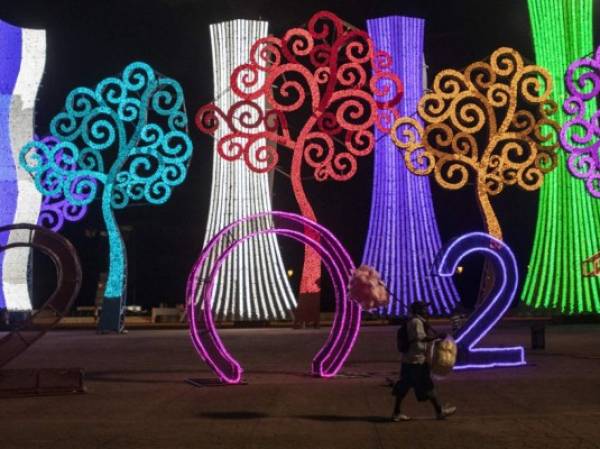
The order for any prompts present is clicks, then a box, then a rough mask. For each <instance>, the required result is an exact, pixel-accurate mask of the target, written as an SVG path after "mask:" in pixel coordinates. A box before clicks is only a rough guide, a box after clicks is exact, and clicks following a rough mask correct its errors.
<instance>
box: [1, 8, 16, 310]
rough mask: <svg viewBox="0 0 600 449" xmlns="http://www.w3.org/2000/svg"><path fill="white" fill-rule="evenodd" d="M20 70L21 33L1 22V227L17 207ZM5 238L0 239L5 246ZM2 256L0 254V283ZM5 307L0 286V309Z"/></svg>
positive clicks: (4, 235) (5, 236)
mask: <svg viewBox="0 0 600 449" xmlns="http://www.w3.org/2000/svg"><path fill="white" fill-rule="evenodd" d="M20 67H21V29H20V28H17V27H15V26H12V25H9V24H8V23H6V22H2V21H1V20H0V226H4V225H10V224H12V223H13V220H14V217H15V210H16V207H17V171H16V168H15V163H14V161H13V156H12V148H11V143H10V106H11V102H12V94H13V90H14V88H15V83H16V82H17V76H18V75H19V69H20ZM7 238H8V234H6V233H3V234H2V237H0V245H2V246H3V245H6V241H7V240H6V239H7ZM3 261H4V252H3V253H2V254H0V279H2V273H1V271H2V266H3ZM5 307H6V301H5V299H4V292H3V289H2V285H0V309H3V308H5Z"/></svg>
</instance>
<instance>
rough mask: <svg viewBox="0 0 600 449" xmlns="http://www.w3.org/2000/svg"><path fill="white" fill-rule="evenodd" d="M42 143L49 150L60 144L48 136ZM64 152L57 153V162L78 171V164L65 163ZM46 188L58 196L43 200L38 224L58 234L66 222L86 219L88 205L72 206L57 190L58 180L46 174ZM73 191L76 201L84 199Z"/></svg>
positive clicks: (46, 197) (47, 197) (44, 182)
mask: <svg viewBox="0 0 600 449" xmlns="http://www.w3.org/2000/svg"><path fill="white" fill-rule="evenodd" d="M42 142H43V143H45V144H46V145H48V147H49V148H52V147H54V146H55V145H56V144H57V143H58V139H56V137H53V136H47V137H44V138H43V139H42ZM38 154H39V155H40V157H43V154H42V153H41V152H39V153H38ZM62 156H63V152H62V151H59V152H58V153H57V160H59V161H62V162H61V163H62V165H63V166H64V168H66V169H67V170H76V168H77V167H76V164H75V163H71V164H66V163H65V162H64V160H63V159H64V158H63V157H62ZM89 181H90V182H94V180H93V179H91V178H90V179H89ZM79 182H80V181H77V182H76V183H75V185H77V184H79ZM43 184H44V186H45V187H46V188H47V189H48V190H49V191H57V192H58V193H57V194H56V195H52V196H44V198H43V200H42V208H41V210H40V215H39V217H38V224H39V225H40V226H44V227H45V228H48V229H50V230H52V231H54V232H58V231H60V230H61V229H62V227H63V225H64V224H65V221H71V222H76V221H79V220H81V219H82V218H83V217H85V214H86V213H87V209H88V208H87V204H84V205H74V204H71V203H70V202H69V201H67V199H66V198H65V196H64V195H63V194H62V191H61V190H59V189H58V188H57V185H58V180H56V179H53V178H52V177H51V176H49V175H48V174H46V176H45V177H44V180H43ZM71 190H72V192H71V193H72V194H73V197H74V198H76V199H80V200H82V199H84V195H78V194H77V192H75V190H74V189H71Z"/></svg>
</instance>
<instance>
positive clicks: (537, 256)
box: [521, 0, 600, 314]
mask: <svg viewBox="0 0 600 449" xmlns="http://www.w3.org/2000/svg"><path fill="white" fill-rule="evenodd" d="M592 4H593V3H592V0H578V1H565V0H529V1H528V5H529V14H530V19H531V26H532V30H533V42H534V46H535V54H536V60H537V62H538V63H539V64H540V65H543V66H544V67H546V68H547V69H548V70H549V71H550V73H552V75H553V76H554V77H555V78H556V79H562V78H563V76H564V73H565V71H566V70H567V67H568V65H569V63H570V62H571V61H573V60H575V59H577V58H580V57H582V56H584V55H587V54H590V53H591V52H592V51H593V35H592ZM565 97H566V93H565V89H564V86H563V84H562V83H556V86H555V89H554V94H553V98H555V99H556V100H557V101H559V102H561V103H562V101H563V100H564V98H565ZM557 120H558V121H559V123H560V124H563V123H564V122H565V121H566V116H565V114H564V112H563V111H562V110H561V111H559V114H557ZM566 159H567V158H566V156H565V154H563V153H562V152H560V154H559V155H558V168H557V169H556V170H555V171H554V172H553V173H551V174H549V175H547V177H546V182H545V184H544V186H543V187H542V189H541V191H540V200H539V204H538V218H537V224H536V230H535V240H534V243H533V248H532V253H531V258H530V261H529V265H528V267H529V269H528V271H527V277H526V278H525V284H524V287H523V291H522V293H521V298H522V299H523V300H524V301H525V302H526V303H527V304H528V305H530V306H533V307H535V308H544V309H551V310H557V311H560V312H562V313H569V314H573V313H586V312H594V313H599V312H600V279H598V278H594V277H589V278H586V277H583V276H582V275H581V269H580V264H581V262H582V261H583V260H584V259H585V258H587V257H589V256H591V255H593V254H594V253H595V252H596V251H598V249H599V248H600V230H599V229H598V226H597V225H598V223H599V222H600V203H599V202H598V201H594V199H593V198H592V197H591V196H589V195H588V194H587V192H586V190H585V186H584V184H583V183H582V182H580V181H579V180H577V179H574V178H573V177H572V176H571V175H570V174H569V173H568V170H567V164H566Z"/></svg>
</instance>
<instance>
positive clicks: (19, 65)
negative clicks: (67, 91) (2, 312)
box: [0, 22, 46, 311]
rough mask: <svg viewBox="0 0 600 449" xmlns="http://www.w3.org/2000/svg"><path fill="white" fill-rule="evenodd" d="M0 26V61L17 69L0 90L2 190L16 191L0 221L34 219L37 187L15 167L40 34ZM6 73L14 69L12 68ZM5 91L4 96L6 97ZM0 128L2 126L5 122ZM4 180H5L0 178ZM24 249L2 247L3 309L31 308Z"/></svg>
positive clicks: (40, 60) (34, 85)
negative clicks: (3, 36)
mask: <svg viewBox="0 0 600 449" xmlns="http://www.w3.org/2000/svg"><path fill="white" fill-rule="evenodd" d="M0 28H2V29H4V30H6V31H3V32H2V33H5V32H6V33H9V34H10V35H11V38H10V40H9V41H8V42H3V43H2V44H0V57H1V58H2V64H4V63H5V62H6V63H7V64H8V65H9V66H10V67H13V68H16V69H17V73H18V75H17V77H16V81H15V82H14V84H13V87H12V92H6V93H5V92H4V90H3V92H2V94H3V99H2V103H3V104H2V109H3V113H2V114H3V118H4V119H6V113H7V112H8V133H7V134H5V133H4V132H3V136H4V137H3V138H2V149H1V151H2V152H3V155H2V157H1V159H2V164H3V166H4V167H5V168H7V169H8V171H10V170H11V169H12V171H13V175H12V178H11V180H10V181H9V183H13V186H14V187H10V188H8V190H6V191H5V192H9V191H11V189H13V188H14V189H15V190H14V192H13V193H12V194H13V195H14V194H15V193H16V202H15V204H14V207H13V206H9V208H10V209H11V210H13V213H12V214H13V216H12V219H11V220H10V222H6V223H2V224H11V223H37V220H38V214H39V210H40V205H41V194H40V193H39V192H38V191H37V189H36V187H35V185H34V181H33V179H31V177H30V176H29V174H28V173H27V172H25V170H23V169H21V168H20V166H19V163H18V158H19V151H20V149H21V147H22V146H23V145H24V144H25V143H27V142H28V141H29V140H31V139H32V137H33V118H34V106H35V99H36V96H37V92H38V89H39V86H40V81H41V78H42V74H43V71H44V66H45V62H46V32H45V31H43V30H27V29H21V28H17V27H13V26H11V25H8V24H6V23H3V22H0ZM3 71H4V70H3ZM12 72H13V73H14V70H13V71H12ZM11 76H12V75H11ZM5 95H10V100H8V98H7V97H6V96H5ZM5 123H6V122H5ZM0 126H2V127H5V124H3V125H0ZM7 136H8V139H7ZM6 151H9V154H10V158H11V159H12V161H9V156H8V155H7V154H6ZM9 177H10V176H9ZM4 182H6V181H5V180H4V178H3V183H4ZM7 186H8V184H7ZM11 192H12V191H11ZM7 194H8V193H7ZM13 198H14V197H13ZM9 201H12V200H9ZM5 212H6V214H5V213H3V217H2V218H3V220H7V219H8V215H10V213H9V211H8V210H6V211H5ZM5 215H6V217H5ZM18 232H20V231H12V232H11V233H10V235H9V237H8V243H9V244H10V243H11V242H12V241H15V240H20V239H19V237H18V236H17V235H15V233H18ZM30 253H31V250H30V248H15V249H11V250H9V251H6V254H5V255H4V258H3V260H2V290H3V292H2V293H3V296H4V305H5V307H6V308H8V309H9V310H21V311H25V310H31V301H30V292H29V287H28V282H27V277H28V276H27V273H28V265H29V263H28V262H29V256H30ZM0 306H1V304H0Z"/></svg>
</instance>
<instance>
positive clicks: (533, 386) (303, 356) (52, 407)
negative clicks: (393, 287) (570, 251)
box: [0, 326, 600, 449]
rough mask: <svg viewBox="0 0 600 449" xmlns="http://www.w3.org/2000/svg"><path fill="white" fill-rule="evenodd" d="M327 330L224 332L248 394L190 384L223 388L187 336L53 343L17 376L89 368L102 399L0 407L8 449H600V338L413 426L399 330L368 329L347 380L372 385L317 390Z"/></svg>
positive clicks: (90, 337) (414, 411) (470, 379)
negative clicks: (398, 415)
mask: <svg viewBox="0 0 600 449" xmlns="http://www.w3.org/2000/svg"><path fill="white" fill-rule="evenodd" d="M326 332H327V329H321V330H316V331H315V330H303V331H292V330H287V329H273V330H269V329H261V330H253V329H246V330H227V331H223V336H224V340H225V341H226V342H227V344H229V345H230V348H231V349H232V350H233V353H234V354H235V355H236V356H237V357H239V359H240V360H241V361H242V363H243V364H244V366H245V368H246V378H247V380H248V385H246V386H237V387H210V388H195V387H192V386H190V385H188V384H186V383H184V380H185V379H186V378H187V377H210V373H209V371H208V370H207V369H206V367H205V366H204V364H203V363H202V362H201V361H200V360H199V359H198V358H197V356H196V354H195V352H194V350H193V348H192V346H191V344H190V342H189V340H188V336H187V334H186V333H185V332H184V331H179V330H174V331H170V330H160V331H132V332H130V333H129V334H128V335H126V336H97V335H95V334H94V333H93V332H91V331H59V332H54V333H51V334H49V335H47V336H46V337H44V339H43V340H41V341H40V342H39V343H37V344H36V345H35V346H34V347H32V348H31V349H30V350H29V351H28V352H27V353H25V354H23V355H22V356H21V357H20V358H18V359H17V360H15V361H14V362H12V363H11V364H10V365H9V366H7V368H30V367H38V366H39V367H44V368H60V367H63V368H64V367H73V366H79V367H83V368H85V370H86V373H87V381H86V383H87V386H88V389H89V392H88V393H87V394H84V395H77V396H63V397H39V398H19V399H2V400H0V448H2V449H14V448H18V449H25V448H35V449H46V448H48V449H50V448H51V449H62V448H74V449H75V448H76V449H94V448H105V449H112V448H115V449H126V448H144V449H153V448H166V449H177V448H194V449H198V448H211V449H218V448H235V449H245V448H256V449H270V448H277V449H282V448H290V449H292V448H310V449H336V448H344V449H355V448H356V449H370V448H374V449H375V448H386V449H387V448H407V449H415V448H427V449H436V448H457V449H458V448H460V449H462V448H465V449H468V448H478V449H479V448H485V449H491V448H519V449H521V448H544V449H553V448H557V449H558V448H560V449H571V448H600V345H599V343H600V326H554V327H551V328H549V329H548V331H547V350H546V351H545V352H538V353H534V352H531V351H530V352H529V353H528V355H527V357H528V361H529V362H530V364H529V366H527V367H522V368H507V369H499V370H494V371H476V372H475V371H471V372H461V373H453V374H452V375H451V376H449V377H448V378H446V379H444V380H442V381H440V382H439V383H438V387H439V392H440V395H441V397H442V399H443V400H444V401H446V402H452V403H454V404H456V405H457V406H458V407H459V411H458V413H457V415H456V416H454V417H453V418H451V419H449V420H447V421H443V422H439V421H435V420H433V419H432V412H431V410H430V408H429V406H428V404H418V403H417V402H416V401H415V400H414V398H413V397H412V395H411V396H410V399H409V400H408V401H407V404H406V411H407V412H408V413H410V414H411V415H413V416H414V417H415V418H417V419H415V420H414V421H412V422H408V423H392V422H390V421H389V416H390V411H391V406H392V397H391V396H390V391H389V388H388V387H387V386H386V381H385V379H386V377H389V376H395V374H396V369H397V365H398V362H397V356H396V354H395V352H394V346H393V336H394V328H392V327H369V328H364V329H363V331H362V333H361V337H360V338H359V341H358V344H357V346H356V348H355V350H354V352H353V353H352V356H351V358H350V360H349V362H348V364H347V365H346V368H345V370H344V372H345V373H346V374H348V375H365V376H368V377H352V376H342V377H339V378H336V379H331V380H323V379H314V378H311V377H309V376H307V375H306V372H307V370H308V367H309V366H310V360H311V358H312V355H313V353H314V352H315V351H316V350H317V349H318V347H319V344H320V343H321V342H322V341H323V339H324V337H325V333H326ZM528 338H529V336H528V331H527V329H525V328H523V329H505V330H499V331H497V332H496V334H495V336H493V337H492V341H495V342H496V343H498V342H500V343H503V344H507V345H508V344H515V343H523V344H525V345H528Z"/></svg>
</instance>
